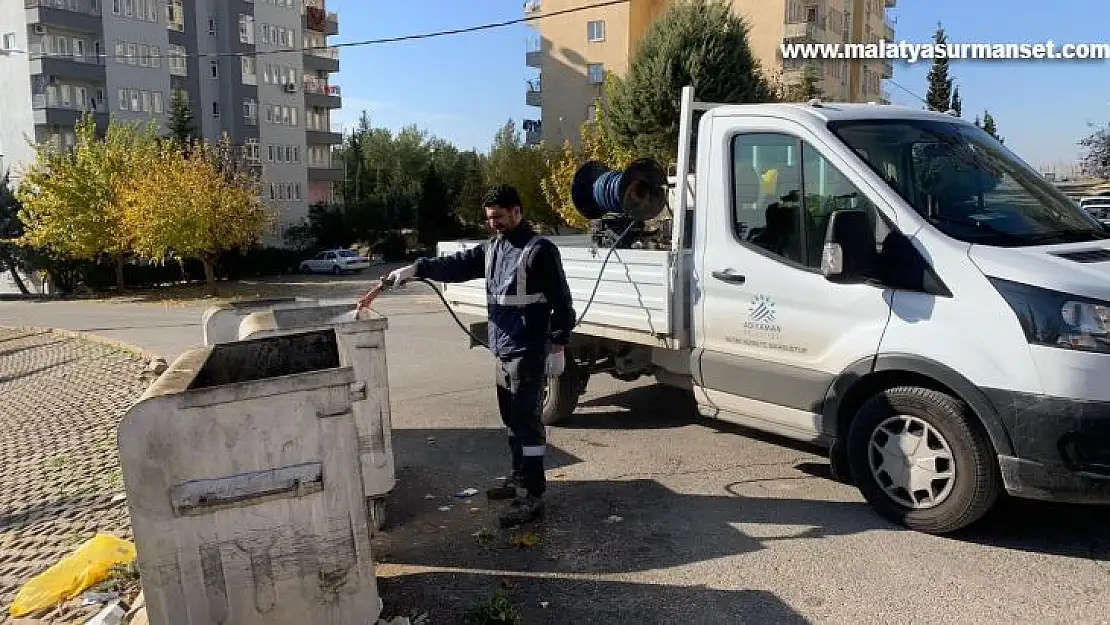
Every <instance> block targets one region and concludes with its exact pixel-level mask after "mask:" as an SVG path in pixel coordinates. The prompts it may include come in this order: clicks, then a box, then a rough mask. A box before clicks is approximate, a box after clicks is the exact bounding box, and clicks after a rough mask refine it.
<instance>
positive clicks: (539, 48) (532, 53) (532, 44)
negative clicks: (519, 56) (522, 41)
mask: <svg viewBox="0 0 1110 625" xmlns="http://www.w3.org/2000/svg"><path fill="white" fill-rule="evenodd" d="M524 64H525V65H527V66H528V67H534V68H535V69H541V68H542V67H543V40H542V39H539V38H538V37H537V38H535V39H530V40H529V41H528V47H527V48H526V49H525V50H524Z"/></svg>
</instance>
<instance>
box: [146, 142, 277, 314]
mask: <svg viewBox="0 0 1110 625" xmlns="http://www.w3.org/2000/svg"><path fill="white" fill-rule="evenodd" d="M258 189H259V184H258V181H257V178H256V176H255V175H254V174H252V173H251V172H250V171H249V169H247V168H244V167H241V166H240V164H239V162H238V159H237V158H236V157H235V156H234V155H233V148H232V147H231V146H230V144H229V143H228V142H227V140H226V139H225V140H223V141H221V142H220V143H218V144H213V143H209V142H199V143H195V144H193V145H192V146H191V147H190V149H189V152H188V153H187V154H186V152H185V151H184V150H182V149H181V146H179V145H177V144H176V143H174V142H168V143H166V144H164V145H163V146H162V147H161V149H160V150H159V152H158V156H157V158H156V160H155V164H154V166H153V167H151V168H150V169H149V171H148V172H147V174H146V175H145V176H143V177H142V178H141V179H136V180H135V181H134V183H133V184H132V185H131V186H130V187H129V188H128V190H127V194H126V202H125V205H126V209H125V212H126V214H127V221H128V223H129V224H130V225H131V227H132V229H133V232H134V248H135V251H136V252H138V253H140V254H142V255H144V256H146V257H148V258H150V259H152V260H156V261H164V260H166V259H167V258H171V257H177V258H195V259H198V260H200V262H201V263H202V264H203V265H204V278H205V282H206V285H207V293H208V294H209V295H216V294H217V284H216V274H215V264H216V261H217V259H218V258H219V256H220V254H222V253H223V252H228V251H231V250H235V249H244V248H247V247H249V246H250V245H251V244H253V243H254V242H255V241H256V240H257V239H258V238H259V237H261V235H262V233H263V232H264V231H265V229H266V228H267V226H268V225H269V224H270V222H271V219H272V214H271V212H270V210H269V209H268V208H267V206H266V205H265V204H264V203H263V201H262V198H261V196H260V194H259V192H258Z"/></svg>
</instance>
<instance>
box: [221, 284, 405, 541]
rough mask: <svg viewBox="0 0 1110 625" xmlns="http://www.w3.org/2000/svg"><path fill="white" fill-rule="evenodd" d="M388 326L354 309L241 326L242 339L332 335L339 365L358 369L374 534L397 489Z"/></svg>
mask: <svg viewBox="0 0 1110 625" xmlns="http://www.w3.org/2000/svg"><path fill="white" fill-rule="evenodd" d="M387 328H388V320H387V319H386V318H385V317H383V316H381V315H380V314H378V313H376V312H373V311H371V310H362V311H358V312H357V313H356V311H355V308H354V306H352V305H351V304H336V305H326V306H303V307H298V308H282V309H279V308H275V309H272V310H267V311H261V312H255V313H251V314H250V315H247V316H246V317H245V318H244V319H243V321H242V322H241V323H240V325H239V339H247V338H253V337H261V336H273V335H279V334H284V333H288V332H303V331H305V330H321V329H332V330H334V331H335V335H336V337H337V340H338V342H339V359H340V364H342V365H343V366H345V367H346V366H349V367H352V368H353V369H354V373H355V379H356V380H357V381H358V382H359V383H360V384H361V385H362V387H361V388H362V389H363V392H364V394H365V397H364V398H362V399H359V400H356V401H355V402H354V414H355V426H356V427H357V428H358V452H359V459H360V465H361V467H362V487H363V491H364V493H365V496H366V499H367V501H366V505H367V508H368V510H369V513H370V521H371V523H372V524H373V527H374V529H378V530H380V529H382V527H384V525H385V518H386V498H387V497H388V495H389V493H390V492H391V491H392V490H393V487H394V485H395V484H396V481H397V480H396V474H395V470H394V460H393V430H392V423H391V418H390V405H389V378H388V376H387V375H386V349H385V331H386V329H387Z"/></svg>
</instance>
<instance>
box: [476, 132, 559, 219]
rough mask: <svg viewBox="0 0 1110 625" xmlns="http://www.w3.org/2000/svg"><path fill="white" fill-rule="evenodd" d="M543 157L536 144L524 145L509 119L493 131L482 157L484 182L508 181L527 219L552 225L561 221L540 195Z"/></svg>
mask: <svg viewBox="0 0 1110 625" xmlns="http://www.w3.org/2000/svg"><path fill="white" fill-rule="evenodd" d="M545 168H546V159H545V158H544V153H543V150H542V148H540V147H539V146H530V145H524V140H523V138H522V137H521V133H520V131H519V130H517V127H516V124H514V123H513V120H511V119H510V120H509V121H507V122H505V125H504V126H502V127H501V129H500V130H498V131H497V134H496V135H495V136H494V138H493V147H491V148H490V151H489V158H488V159H487V160H486V172H485V174H486V182H487V183H488V184H489V185H491V186H492V185H497V184H509V185H512V186H514V187H516V189H517V191H518V192H519V193H520V201H521V202H522V203H523V204H524V207H523V208H524V213H525V215H526V217H527V219H528V220H529V221H531V222H532V223H534V224H536V225H540V226H549V227H554V226H558V225H560V224H561V223H562V219H560V217H559V215H558V214H557V213H555V212H554V211H552V209H551V206H550V205H549V204H548V202H547V198H546V197H545V196H544V193H543V188H542V186H541V185H542V182H541V181H542V180H543V176H544V172H545Z"/></svg>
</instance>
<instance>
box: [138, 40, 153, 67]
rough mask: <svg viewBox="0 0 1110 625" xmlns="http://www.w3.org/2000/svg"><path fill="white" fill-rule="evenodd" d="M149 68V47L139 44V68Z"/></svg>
mask: <svg viewBox="0 0 1110 625" xmlns="http://www.w3.org/2000/svg"><path fill="white" fill-rule="evenodd" d="M149 66H150V46H148V45H146V44H145V43H144V44H139V67H149Z"/></svg>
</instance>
